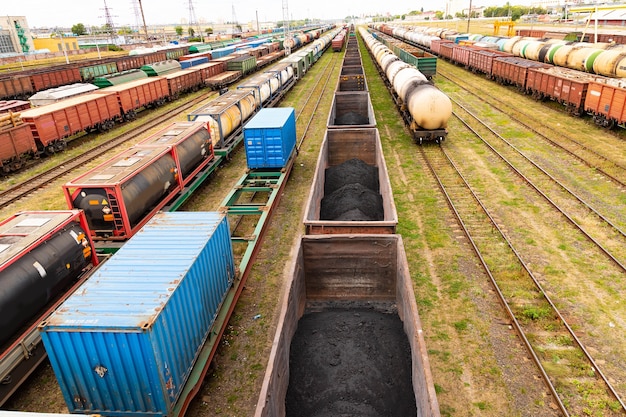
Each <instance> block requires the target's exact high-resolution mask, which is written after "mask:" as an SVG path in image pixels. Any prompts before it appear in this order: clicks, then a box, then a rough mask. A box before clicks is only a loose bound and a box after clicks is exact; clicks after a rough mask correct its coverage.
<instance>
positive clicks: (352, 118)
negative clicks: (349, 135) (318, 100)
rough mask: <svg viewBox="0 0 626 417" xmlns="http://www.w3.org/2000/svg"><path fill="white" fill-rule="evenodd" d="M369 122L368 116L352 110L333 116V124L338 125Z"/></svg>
mask: <svg viewBox="0 0 626 417" xmlns="http://www.w3.org/2000/svg"><path fill="white" fill-rule="evenodd" d="M369 122H370V119H369V117H367V116H364V115H362V114H359V113H356V112H353V111H350V112H347V113H345V114H343V115H341V116H339V117H337V118H335V124H337V125H340V126H341V125H350V126H355V125H366V124H369Z"/></svg>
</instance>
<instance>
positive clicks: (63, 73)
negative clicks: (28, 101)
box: [30, 66, 82, 91]
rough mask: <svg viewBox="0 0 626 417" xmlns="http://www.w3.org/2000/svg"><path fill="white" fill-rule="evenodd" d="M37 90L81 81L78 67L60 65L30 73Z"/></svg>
mask: <svg viewBox="0 0 626 417" xmlns="http://www.w3.org/2000/svg"><path fill="white" fill-rule="evenodd" d="M30 79H31V82H32V83H33V87H34V89H35V91H41V90H45V89H48V88H52V87H58V86H61V85H66V84H73V83H80V82H82V78H81V76H80V71H79V69H78V68H77V67H65V66H64V67H58V68H51V69H49V70H46V71H41V72H33V73H32V74H31V75H30Z"/></svg>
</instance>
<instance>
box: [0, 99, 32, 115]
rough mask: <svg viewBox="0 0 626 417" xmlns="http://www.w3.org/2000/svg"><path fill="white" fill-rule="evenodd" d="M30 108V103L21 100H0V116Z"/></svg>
mask: <svg viewBox="0 0 626 417" xmlns="http://www.w3.org/2000/svg"><path fill="white" fill-rule="evenodd" d="M29 108H30V103H29V102H28V101H23V100H0V114H2V113H8V112H12V113H16V112H20V111H22V110H26V109H29Z"/></svg>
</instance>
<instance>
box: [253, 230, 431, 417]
mask: <svg viewBox="0 0 626 417" xmlns="http://www.w3.org/2000/svg"><path fill="white" fill-rule="evenodd" d="M295 253H296V255H295V258H294V260H293V263H292V264H291V266H290V268H289V275H288V278H287V281H286V285H285V286H284V288H285V290H284V294H283V296H282V297H281V300H283V301H282V306H281V309H280V315H279V317H278V324H277V329H276V333H275V336H274V342H273V343H272V350H271V352H270V356H269V361H268V366H267V368H266V372H265V377H264V379H263V384H262V386H261V392H260V394H259V399H258V402H257V407H256V413H255V417H270V416H272V417H274V416H285V415H287V414H286V412H287V410H286V407H288V406H287V405H286V403H287V402H289V403H290V405H291V406H292V408H295V409H296V410H293V409H292V410H290V413H289V415H292V414H293V415H301V414H303V413H306V415H315V413H316V412H317V413H322V414H323V415H343V413H342V412H341V411H344V412H345V411H346V410H356V409H358V410H359V411H360V412H353V413H350V415H405V416H408V415H418V416H423V417H439V416H440V411H439V404H438V402H437V396H436V393H435V386H434V382H433V377H432V373H431V371H430V365H429V362H428V352H427V348H426V342H425V340H424V336H423V334H422V325H421V322H420V318H419V314H418V310H417V305H416V303H415V295H414V293H413V286H412V283H411V275H410V272H409V269H408V264H407V258H406V253H405V250H404V246H403V244H402V237H401V236H400V235H395V234H393V235H325V236H304V237H302V239H301V241H300V243H299V245H298V247H297V248H296V252H295ZM364 309H365V310H368V312H370V313H372V314H374V316H376V317H377V318H379V319H382V317H381V316H378V315H377V314H387V315H388V316H386V317H387V318H388V319H389V320H392V321H393V320H401V321H402V323H401V324H400V323H397V324H396V325H397V326H398V327H401V328H403V330H404V331H403V332H402V331H400V332H399V333H400V334H398V333H396V334H394V335H391V337H390V338H389V339H387V338H385V340H387V341H389V340H393V342H390V343H391V345H392V346H397V345H400V344H406V343H407V342H408V346H409V347H408V349H407V350H408V352H407V356H406V358H404V359H403V360H404V361H406V362H405V363H402V362H401V363H400V364H399V366H398V368H395V367H393V365H391V363H390V361H391V359H392V358H396V359H397V358H399V357H402V355H398V356H396V355H387V354H384V353H382V352H376V351H375V352H365V351H363V352H362V355H359V356H357V357H356V358H354V357H350V356H348V355H344V354H345V353H346V350H347V348H344V346H348V345H350V346H351V347H354V346H359V345H361V344H362V342H363V340H355V339H354V338H353V337H352V332H351V331H346V332H342V333H341V335H340V334H339V332H340V330H339V328H337V329H336V330H335V331H334V333H333V334H334V336H335V337H333V340H334V341H336V342H337V345H336V346H335V348H336V352H337V353H335V354H334V355H337V356H334V355H333V357H331V358H330V359H329V358H325V360H323V361H324V362H325V364H324V365H321V363H320V367H319V368H316V371H317V372H318V374H321V375H324V370H323V369H322V366H331V367H332V368H333V369H334V370H335V372H336V376H337V378H335V377H330V378H329V380H332V383H331V384H330V385H332V386H330V385H329V383H328V382H327V380H323V379H318V378H315V377H314V373H313V372H311V373H309V375H310V376H311V378H310V379H307V380H306V381H304V380H302V379H300V380H298V379H297V378H294V377H292V374H293V373H296V371H298V372H301V371H302V369H298V370H296V369H293V368H291V369H290V357H291V356H292V354H293V355H299V354H302V351H298V350H296V349H294V348H293V346H292V343H293V340H294V336H295V335H296V331H297V328H298V326H299V323H301V322H300V320H302V319H303V315H307V318H310V317H311V316H310V315H311V314H313V315H314V314H320V313H328V312H332V311H333V310H335V311H337V310H339V311H346V312H347V314H348V315H350V316H354V315H356V314H358V313H359V312H362V311H363V310H364ZM360 320H361V324H363V325H366V323H367V322H366V320H365V318H363V317H361V318H360ZM359 326H360V325H359ZM338 327H339V326H338ZM342 327H343V326H342ZM342 336H343V337H342ZM304 337H305V339H306V337H307V336H306V335H304ZM308 337H310V338H311V339H309V341H310V342H311V343H314V340H313V337H315V335H314V334H313V333H312V332H311V333H309V336H308ZM361 337H363V338H364V339H365V340H369V339H372V338H373V339H375V338H376V335H375V334H370V335H367V336H361ZM371 342H372V343H371V344H370V343H369V342H366V344H367V346H373V345H374V344H375V341H374V340H371ZM313 355H315V353H313ZM333 358H334V360H333ZM303 359H304V361H305V362H306V361H307V357H305V358H303ZM316 365H317V364H316V363H315V362H314V361H313V358H312V357H311V358H310V360H309V361H308V368H313V367H316ZM346 366H351V367H352V368H350V369H352V371H348V372H345V369H346ZM304 368H305V370H306V368H307V366H305V367H304ZM357 369H358V370H357ZM340 370H343V372H342V371H340ZM385 372H391V373H395V372H397V374H394V376H393V377H391V379H393V380H394V381H397V384H393V385H392V386H390V385H389V384H388V383H387V382H388V381H385V379H384V378H380V375H381V373H385ZM401 373H404V375H403V378H402V380H400V376H399V375H400V374H401ZM407 374H408V375H407ZM405 378H406V379H405ZM304 384H307V385H304ZM314 386H322V387H325V389H326V390H333V389H334V388H340V389H341V390H342V393H341V395H338V396H337V397H336V402H334V401H333V400H331V398H329V397H327V396H326V397H325V395H324V393H323V392H320V391H315V390H314V389H312V388H311V389H308V388H309V387H314ZM289 389H294V390H295V391H300V392H303V391H304V392H305V401H303V402H304V403H303V404H297V403H296V404H294V403H293V402H292V401H289V400H288V396H289V395H290V394H288V390H289ZM400 390H402V393H403V394H402V395H403V399H402V400H400V399H397V398H398V397H396V395H398V391H400ZM368 393H370V394H371V395H368ZM292 395H293V394H292ZM339 397H341V400H339V399H338V398H339ZM364 397H367V398H364ZM289 398H291V397H289ZM312 399H315V400H317V401H312ZM394 399H396V400H395V401H394ZM296 401H297V400H296ZM311 403H313V404H314V405H313V406H312V407H311ZM390 404H391V407H392V408H393V407H394V406H397V407H406V406H409V405H411V407H410V408H412V410H407V409H403V410H391V409H387V408H386V406H389V405H390ZM416 408H417V410H416ZM364 409H365V410H366V411H364ZM340 410H341V411H340Z"/></svg>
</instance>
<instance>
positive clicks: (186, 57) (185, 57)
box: [178, 51, 211, 61]
mask: <svg viewBox="0 0 626 417" xmlns="http://www.w3.org/2000/svg"><path fill="white" fill-rule="evenodd" d="M204 57H207V58H208V59H209V61H210V60H211V51H206V52H196V53H193V54H187V55H183V56H181V57H180V58H178V60H179V61H188V60H190V59H195V58H204Z"/></svg>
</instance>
